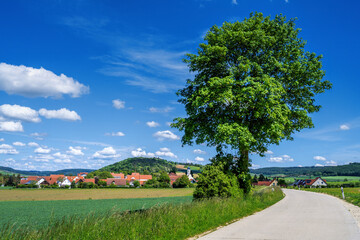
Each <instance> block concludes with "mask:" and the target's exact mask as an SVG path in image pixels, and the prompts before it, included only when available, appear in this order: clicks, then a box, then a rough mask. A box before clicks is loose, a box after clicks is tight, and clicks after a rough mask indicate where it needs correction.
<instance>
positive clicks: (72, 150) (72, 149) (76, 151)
mask: <svg viewBox="0 0 360 240" xmlns="http://www.w3.org/2000/svg"><path fill="white" fill-rule="evenodd" d="M66 153H68V154H71V155H74V156H83V155H84V153H83V152H82V151H81V147H72V146H70V147H69V151H67V152H66Z"/></svg>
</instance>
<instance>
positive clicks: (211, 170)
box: [194, 165, 242, 199]
mask: <svg viewBox="0 0 360 240" xmlns="http://www.w3.org/2000/svg"><path fill="white" fill-rule="evenodd" d="M241 194H242V190H241V189H240V188H239V184H238V181H237V178H236V176H234V175H230V174H225V173H224V172H223V171H222V167H221V166H220V165H207V166H205V168H204V170H203V172H202V174H201V175H200V176H199V180H198V183H197V186H196V189H195V191H194V198H195V199H199V198H212V197H239V196H241Z"/></svg>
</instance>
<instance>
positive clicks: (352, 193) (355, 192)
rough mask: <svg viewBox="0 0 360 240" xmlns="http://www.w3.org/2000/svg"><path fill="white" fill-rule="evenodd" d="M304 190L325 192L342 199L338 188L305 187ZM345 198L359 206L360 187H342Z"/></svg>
mask: <svg viewBox="0 0 360 240" xmlns="http://www.w3.org/2000/svg"><path fill="white" fill-rule="evenodd" d="M304 190H305V191H309V192H318V193H326V194H329V195H332V196H335V197H338V198H341V199H342V193H341V189H340V188H305V189H304ZM344 194H345V200H346V201H347V202H349V203H352V204H354V205H356V206H358V207H360V188H344Z"/></svg>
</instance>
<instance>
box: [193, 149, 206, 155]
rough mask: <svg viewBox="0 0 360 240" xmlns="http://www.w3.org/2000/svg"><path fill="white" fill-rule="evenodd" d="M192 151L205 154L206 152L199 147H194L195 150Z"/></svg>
mask: <svg viewBox="0 0 360 240" xmlns="http://www.w3.org/2000/svg"><path fill="white" fill-rule="evenodd" d="M194 153H195V154H206V152H205V151H203V150H201V149H195V150H194Z"/></svg>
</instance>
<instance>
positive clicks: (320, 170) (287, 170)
mask: <svg viewBox="0 0 360 240" xmlns="http://www.w3.org/2000/svg"><path fill="white" fill-rule="evenodd" d="M250 172H251V173H254V174H263V175H285V176H291V177H293V176H294V177H295V176H302V175H308V176H310V175H313V176H360V163H350V164H347V165H339V166H325V167H315V166H311V167H267V168H259V169H251V170H250Z"/></svg>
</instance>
